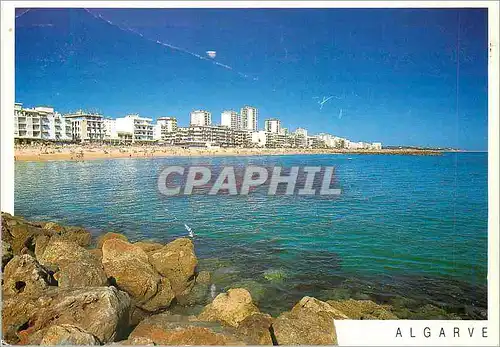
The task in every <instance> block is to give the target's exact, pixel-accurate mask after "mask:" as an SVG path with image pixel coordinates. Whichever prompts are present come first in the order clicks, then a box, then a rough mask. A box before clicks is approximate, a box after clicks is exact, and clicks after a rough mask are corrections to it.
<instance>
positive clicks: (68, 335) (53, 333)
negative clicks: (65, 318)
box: [40, 324, 100, 346]
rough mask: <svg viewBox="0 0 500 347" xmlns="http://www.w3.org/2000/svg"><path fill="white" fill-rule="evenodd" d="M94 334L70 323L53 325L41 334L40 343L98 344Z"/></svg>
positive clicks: (52, 344) (50, 344) (53, 344)
mask: <svg viewBox="0 0 500 347" xmlns="http://www.w3.org/2000/svg"><path fill="white" fill-rule="evenodd" d="M99 344H100V343H99V341H98V340H97V339H96V338H95V337H94V335H92V334H89V333H88V332H86V331H85V330H83V329H81V328H79V327H76V326H74V325H70V324H61V325H53V326H51V327H49V328H47V329H46V330H45V332H44V334H43V337H42V340H41V342H40V345H49V346H55V345H99Z"/></svg>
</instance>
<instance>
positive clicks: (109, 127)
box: [103, 118, 118, 140]
mask: <svg viewBox="0 0 500 347" xmlns="http://www.w3.org/2000/svg"><path fill="white" fill-rule="evenodd" d="M103 127H104V139H105V140H117V139H118V131H117V129H116V119H112V118H106V119H104V120H103Z"/></svg>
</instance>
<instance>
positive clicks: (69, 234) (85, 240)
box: [61, 226, 92, 247]
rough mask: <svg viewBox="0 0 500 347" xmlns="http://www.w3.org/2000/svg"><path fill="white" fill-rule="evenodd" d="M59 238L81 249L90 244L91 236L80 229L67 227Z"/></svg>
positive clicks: (83, 229)
mask: <svg viewBox="0 0 500 347" xmlns="http://www.w3.org/2000/svg"><path fill="white" fill-rule="evenodd" d="M61 237H62V238H63V239H65V240H68V241H73V242H75V243H76V244H78V245H79V246H82V247H87V246H89V245H90V243H91V242H92V234H91V233H90V232H89V231H87V230H86V229H85V228H82V227H75V226H67V227H65V231H64V232H63V234H62V236H61Z"/></svg>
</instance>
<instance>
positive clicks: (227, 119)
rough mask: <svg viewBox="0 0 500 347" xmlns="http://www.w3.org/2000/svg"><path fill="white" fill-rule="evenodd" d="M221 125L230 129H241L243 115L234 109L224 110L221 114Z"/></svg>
mask: <svg viewBox="0 0 500 347" xmlns="http://www.w3.org/2000/svg"><path fill="white" fill-rule="evenodd" d="M220 125H221V126H225V127H228V128H230V129H240V128H241V115H240V114H239V113H238V112H236V111H233V110H226V111H223V112H222V113H221V115H220Z"/></svg>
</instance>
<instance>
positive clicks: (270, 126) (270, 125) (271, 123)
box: [264, 118, 281, 134]
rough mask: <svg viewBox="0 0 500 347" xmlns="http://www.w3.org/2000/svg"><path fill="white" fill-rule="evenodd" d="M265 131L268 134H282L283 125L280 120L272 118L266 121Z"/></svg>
mask: <svg viewBox="0 0 500 347" xmlns="http://www.w3.org/2000/svg"><path fill="white" fill-rule="evenodd" d="M264 131H266V132H268V133H275V134H281V123H280V120H279V119H276V118H271V119H266V120H265V121H264Z"/></svg>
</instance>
